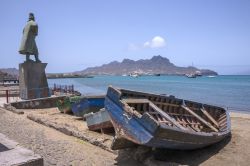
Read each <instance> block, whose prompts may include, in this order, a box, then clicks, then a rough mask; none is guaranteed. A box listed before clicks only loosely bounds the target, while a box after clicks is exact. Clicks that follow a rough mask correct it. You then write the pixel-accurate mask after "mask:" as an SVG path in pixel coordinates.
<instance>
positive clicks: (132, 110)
mask: <svg viewBox="0 0 250 166" xmlns="http://www.w3.org/2000/svg"><path fill="white" fill-rule="evenodd" d="M105 109H106V110H107V111H108V113H109V115H110V118H111V122H112V124H113V126H114V129H115V132H116V135H115V137H114V140H113V144H112V149H114V150H115V149H122V148H127V147H130V146H134V145H135V144H138V145H145V146H149V147H157V148H169V149H180V150H187V149H197V148H202V147H205V146H208V145H211V144H214V143H217V142H219V141H221V140H222V139H224V138H225V137H226V136H229V135H230V132H231V124H230V116H229V114H228V112H227V111H226V110H225V109H223V108H221V107H217V106H212V105H207V104H202V103H198V102H193V101H188V100H183V99H178V98H175V97H174V96H166V95H156V94H150V93H144V92H137V91H131V90H125V89H117V88H113V87H109V88H108V91H107V95H106V99H105Z"/></svg>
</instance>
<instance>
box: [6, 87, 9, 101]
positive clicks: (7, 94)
mask: <svg viewBox="0 0 250 166" xmlns="http://www.w3.org/2000/svg"><path fill="white" fill-rule="evenodd" d="M5 92H6V102H7V103H9V91H8V90H6V91H5Z"/></svg>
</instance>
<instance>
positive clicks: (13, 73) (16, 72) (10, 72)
mask: <svg viewBox="0 0 250 166" xmlns="http://www.w3.org/2000/svg"><path fill="white" fill-rule="evenodd" d="M0 71H1V72H2V73H7V74H8V75H11V76H18V75H19V70H17V69H16V68H2V69H0Z"/></svg>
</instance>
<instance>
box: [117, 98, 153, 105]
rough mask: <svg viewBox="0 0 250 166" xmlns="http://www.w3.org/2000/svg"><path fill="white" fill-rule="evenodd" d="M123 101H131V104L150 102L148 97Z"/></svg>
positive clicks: (124, 100) (123, 100)
mask: <svg viewBox="0 0 250 166" xmlns="http://www.w3.org/2000/svg"><path fill="white" fill-rule="evenodd" d="M121 101H122V102H125V103H130V104H133V103H149V100H148V99H131V98H130V99H122V100H121Z"/></svg>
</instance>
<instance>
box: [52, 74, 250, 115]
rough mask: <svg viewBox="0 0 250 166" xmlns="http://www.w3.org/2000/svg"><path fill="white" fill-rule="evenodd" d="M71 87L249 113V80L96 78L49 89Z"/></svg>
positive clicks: (65, 81) (87, 92) (63, 82)
mask: <svg viewBox="0 0 250 166" xmlns="http://www.w3.org/2000/svg"><path fill="white" fill-rule="evenodd" d="M54 83H55V84H60V85H70V84H73V85H74V86H75V89H76V90H78V91H80V92H81V93H82V94H83V95H98V94H105V93H106V91H107V87H108V86H109V85H112V86H114V87H120V88H126V89H131V90H138V91H144V92H151V93H157V94H166V95H174V96H175V97H178V98H182V99H187V100H193V101H197V102H202V103H207V104H213V105H218V106H223V107H225V108H228V109H229V110H234V111H247V112H250V76H215V77H207V76H202V77H196V78H187V77H185V76H141V77H137V78H134V77H129V76H95V77H94V78H70V79H49V85H50V86H51V87H52V86H53V84H54Z"/></svg>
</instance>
